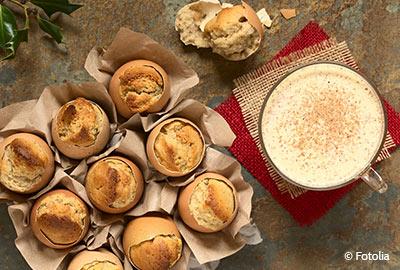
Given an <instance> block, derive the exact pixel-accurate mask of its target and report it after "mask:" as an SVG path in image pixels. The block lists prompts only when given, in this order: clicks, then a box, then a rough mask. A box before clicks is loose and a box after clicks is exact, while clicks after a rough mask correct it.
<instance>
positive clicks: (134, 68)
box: [110, 60, 170, 118]
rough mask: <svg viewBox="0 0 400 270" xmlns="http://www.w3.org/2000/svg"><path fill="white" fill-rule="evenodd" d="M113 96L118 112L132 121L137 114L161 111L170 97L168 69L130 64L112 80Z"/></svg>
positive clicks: (140, 62)
mask: <svg viewBox="0 0 400 270" xmlns="http://www.w3.org/2000/svg"><path fill="white" fill-rule="evenodd" d="M110 95H111V98H112V99H113V101H114V103H115V105H116V107H117V110H118V113H119V114H121V115H122V116H123V117H125V118H129V117H131V116H132V115H134V114H135V113H143V112H157V111H160V110H161V109H162V108H163V107H164V106H165V104H166V103H167V102H168V99H169V97H170V84H169V78H168V75H167V73H166V72H165V70H164V69H163V68H162V67H161V66H159V65H157V64H156V63H154V62H151V61H148V60H135V61H130V62H128V63H126V64H124V65H123V66H121V67H120V68H119V69H118V70H117V71H116V72H115V73H114V75H113V77H112V78H111V81H110Z"/></svg>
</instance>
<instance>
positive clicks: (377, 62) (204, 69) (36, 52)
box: [0, 0, 400, 270]
mask: <svg viewBox="0 0 400 270" xmlns="http://www.w3.org/2000/svg"><path fill="white" fill-rule="evenodd" d="M72 2H81V3H84V4H85V7H84V8H82V9H80V10H79V11H77V12H76V13H74V15H73V18H70V17H67V16H61V17H60V18H59V19H58V21H59V22H60V23H62V26H63V28H64V33H65V37H66V49H65V48H64V49H59V48H57V46H55V45H54V43H53V42H52V41H51V40H49V39H48V38H45V37H44V35H43V34H42V33H41V32H39V31H37V27H36V26H35V25H32V28H33V33H32V34H31V36H30V41H29V43H28V44H23V45H22V46H21V47H20V49H19V51H18V55H17V57H16V58H15V59H14V60H11V61H8V62H3V63H1V64H0V107H4V106H6V105H8V104H11V103H14V102H18V101H22V100H26V99H31V98H37V97H38V96H39V95H40V93H41V91H42V90H43V88H44V87H45V86H46V85H47V84H53V83H62V82H63V81H66V80H67V81H72V82H83V81H87V80H91V78H90V77H89V75H88V74H87V73H86V71H85V70H84V69H83V64H84V61H85V58H86V55H87V53H88V52H89V50H90V49H91V48H92V47H93V46H94V45H95V44H98V45H107V44H109V43H110V42H111V41H112V39H113V36H114V34H115V33H116V32H117V30H118V29H119V28H120V27H121V26H127V27H129V28H131V29H134V30H135V31H139V32H144V33H146V34H148V35H149V36H151V37H152V38H154V39H155V40H157V41H159V42H160V43H161V44H163V45H164V46H166V47H168V48H170V49H171V50H172V51H174V52H175V53H176V54H177V55H178V56H179V57H181V58H182V59H183V60H184V61H185V62H186V63H188V64H189V65H190V66H191V67H192V68H193V69H195V70H196V71H197V73H198V74H199V76H200V84H199V85H197V86H196V87H195V88H193V89H192V90H191V92H190V96H191V97H192V98H196V99H198V100H200V101H202V102H204V103H207V104H209V105H210V106H216V105H217V104H219V103H220V102H221V101H223V100H224V99H225V98H226V97H227V96H228V95H229V94H230V93H231V89H232V87H233V84H232V79H233V78H235V77H237V76H239V75H241V74H243V73H246V72H248V71H250V70H252V69H253V68H254V67H255V66H258V65H260V64H262V63H263V62H265V61H266V60H268V59H270V58H271V57H272V56H273V55H274V54H275V53H276V52H277V51H279V49H280V48H281V47H282V46H284V45H285V44H286V43H287V42H288V41H289V40H290V39H291V38H292V37H293V36H294V35H295V34H296V33H297V32H298V31H299V30H300V29H302V28H303V27H304V25H306V24H307V23H308V22H309V21H310V20H311V19H315V20H316V21H318V22H319V23H320V24H321V25H322V26H323V27H324V29H326V31H327V32H328V33H329V35H331V36H334V37H336V38H337V39H338V40H339V41H342V40H346V41H347V42H348V45H349V47H350V49H351V51H352V52H353V54H354V56H355V58H356V60H357V61H358V63H359V66H360V67H361V69H362V70H363V72H364V73H365V74H366V75H367V76H368V77H370V78H371V80H372V81H373V82H375V84H376V85H377V86H378V89H379V90H380V92H381V93H382V95H383V96H384V97H385V98H386V99H387V100H388V101H390V102H391V104H392V105H393V106H394V107H395V108H396V110H397V111H400V45H399V44H400V33H399V27H400V11H399V9H400V4H399V1H397V0H392V1H390V0H379V1H367V0H358V1H356V0H346V1H339V0H336V1H335V0H324V1H317V0H313V1H311V0H308V1H289V0H285V1H273V0H270V1H267V0H264V1H256V0H253V1H248V2H250V4H251V5H252V6H253V7H254V8H255V9H259V8H262V7H265V8H266V9H267V11H268V12H269V13H271V14H272V15H275V16H277V15H279V13H278V12H279V8H296V9H297V10H298V12H299V15H298V16H297V17H296V18H294V19H292V20H290V21H285V20H284V19H283V18H282V17H278V24H277V25H276V26H274V27H272V28H271V29H270V30H268V31H267V34H266V38H265V42H264V44H263V46H262V49H261V50H260V52H259V53H258V54H257V55H256V56H255V57H253V58H251V59H248V60H246V61H244V62H242V63H232V62H227V61H224V60H223V59H222V58H220V57H217V56H216V55H214V54H211V53H210V51H209V50H196V49H194V48H191V47H184V46H183V45H182V44H181V42H180V41H179V38H178V35H177V33H175V31H174V26H173V23H174V16H175V13H176V12H177V11H178V9H179V8H180V7H182V6H183V5H184V4H186V3H187V2H190V1H189V0H185V1H180V0H164V1H161V0H152V1H148V0H132V1H117V0H114V1H95V0H91V1H83V0H81V1H79V0H74V1H72ZM234 2H237V1H234ZM378 169H379V171H380V172H381V173H382V175H383V176H384V178H385V179H387V180H388V182H389V190H388V192H387V193H385V194H383V195H380V194H377V193H374V192H372V191H371V190H370V189H369V188H368V187H367V186H366V185H363V184H361V185H358V186H357V187H356V188H355V189H353V190H352V192H350V193H349V194H348V195H346V196H345V197H344V199H343V200H341V201H340V202H339V203H338V204H337V205H336V206H335V207H334V208H333V209H332V210H331V211H329V213H328V214H327V215H325V216H324V217H323V218H321V219H320V220H319V221H318V222H316V223H315V224H314V225H312V226H310V227H306V228H301V227H299V226H298V225H297V224H296V222H295V221H294V220H293V219H292V218H291V217H290V216H289V214H288V213H287V212H286V211H285V210H284V209H283V208H282V207H281V206H280V205H279V204H278V203H277V202H275V201H274V199H273V198H272V197H271V195H270V194H269V193H268V192H266V191H265V190H264V189H263V188H262V187H261V185H259V184H258V183H257V181H255V180H254V179H253V178H252V176H251V175H250V174H249V173H247V172H245V174H244V176H245V178H246V179H247V180H248V181H249V182H250V183H251V184H252V186H253V187H254V189H255V196H254V198H253V209H254V212H253V217H254V220H255V221H256V223H257V225H258V227H259V228H260V230H261V233H262V236H263V238H264V242H263V243H262V244H260V245H257V246H249V247H245V248H244V249H243V250H242V251H240V252H238V253H237V254H235V255H234V256H231V257H229V258H227V259H225V260H223V261H222V263H221V265H220V269H257V270H261V269H325V268H346V269H347V268H353V269H367V268H368V269H400V214H399V211H400V193H399V190H400V151H397V152H395V153H394V154H393V155H392V158H391V159H389V160H386V161H384V162H383V163H382V164H381V165H380V166H379V168H378ZM14 238H15V233H14V229H13V227H12V225H11V222H10V219H9V217H8V214H7V209H6V207H5V206H1V207H0V242H1V244H0V255H1V256H0V265H1V266H0V268H1V269H3V270H5V269H13V270H22V269H29V267H28V266H27V265H26V263H25V262H24V260H23V259H22V257H21V256H20V254H19V252H18V250H17V249H16V248H15V246H14ZM346 251H353V252H354V251H362V252H378V251H383V252H385V253H388V254H389V256H390V261H389V262H372V261H370V262H366V261H354V260H352V261H349V262H347V261H345V260H344V258H343V254H344V253H345V252H346Z"/></svg>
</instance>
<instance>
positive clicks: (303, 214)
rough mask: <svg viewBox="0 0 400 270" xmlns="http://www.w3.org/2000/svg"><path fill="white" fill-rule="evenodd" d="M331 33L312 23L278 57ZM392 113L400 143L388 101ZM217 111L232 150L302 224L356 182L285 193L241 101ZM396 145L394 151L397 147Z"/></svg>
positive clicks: (399, 123)
mask: <svg viewBox="0 0 400 270" xmlns="http://www.w3.org/2000/svg"><path fill="white" fill-rule="evenodd" d="M328 38H329V36H328V35H327V34H326V33H325V32H324V30H323V29H322V28H321V27H320V26H319V25H318V24H317V23H316V22H313V21H312V22H310V23H309V24H307V25H306V26H305V27H304V28H303V30H301V31H300V32H299V33H298V34H297V35H296V36H295V37H294V38H293V39H292V40H291V41H290V42H289V43H288V44H287V45H286V46H285V47H284V48H283V49H282V50H281V51H280V52H278V54H277V55H276V56H275V57H274V59H276V58H280V57H284V56H287V55H289V54H290V53H293V52H295V51H298V50H302V49H304V48H306V47H309V46H312V45H315V44H317V43H319V42H322V41H324V40H327V39H328ZM385 107H386V110H387V114H388V120H389V121H388V122H389V127H388V130H389V132H390V134H391V135H392V138H393V140H394V142H395V143H396V145H397V146H398V145H400V115H399V114H398V113H396V112H395V110H394V109H393V108H392V107H391V106H390V105H389V103H387V102H385ZM216 110H217V111H218V112H219V113H220V114H221V115H222V116H223V117H224V118H225V119H226V120H227V122H228V123H229V124H230V126H231V128H232V130H233V131H234V133H235V134H236V136H237V138H236V140H235V141H234V143H233V145H232V146H231V147H230V148H229V151H230V152H231V153H232V154H233V155H234V156H235V157H236V158H237V159H238V160H239V162H240V163H242V165H243V167H245V168H246V169H247V170H248V171H249V172H250V173H251V174H252V175H253V176H254V177H255V178H256V179H257V180H258V181H259V182H260V183H261V184H262V185H263V186H264V187H265V188H266V189H267V190H268V191H269V192H270V193H271V195H272V196H273V197H274V198H275V199H276V200H277V201H278V202H279V203H280V204H281V205H282V206H283V207H284V208H285V209H286V210H287V211H288V212H289V213H290V214H291V215H292V217H293V218H294V219H295V220H296V221H297V222H298V223H299V224H300V225H301V226H305V225H310V224H312V223H313V222H315V221H316V220H317V219H319V218H320V217H322V216H323V215H324V214H325V213H326V212H327V211H328V210H329V209H330V208H332V207H333V206H334V205H335V203H336V202H338V201H339V200H340V199H341V198H342V197H343V196H344V195H345V194H346V193H347V192H349V191H350V190H351V189H352V188H353V187H354V186H355V185H356V184H357V183H359V182H358V181H357V182H354V183H352V184H350V185H347V186H345V187H343V188H340V189H336V190H332V191H318V192H317V191H307V192H306V193H304V194H302V195H300V196H298V197H296V198H294V199H293V198H291V196H290V195H289V194H288V193H281V191H279V189H278V187H277V186H276V183H275V182H274V181H273V180H272V178H271V177H270V175H269V174H268V171H267V167H266V165H265V162H264V160H263V158H262V155H261V153H260V151H259V150H258V148H257V145H256V144H255V142H254V141H253V138H252V137H251V135H250V133H249V131H248V130H247V129H246V125H245V122H244V119H243V115H242V112H241V109H240V106H239V103H238V101H237V100H236V98H235V97H234V96H233V95H232V96H231V97H229V98H228V99H227V100H226V101H224V102H223V103H222V104H220V105H219V106H218V107H217V108H216ZM394 149H395V147H393V148H392V149H390V150H392V151H393V150H394Z"/></svg>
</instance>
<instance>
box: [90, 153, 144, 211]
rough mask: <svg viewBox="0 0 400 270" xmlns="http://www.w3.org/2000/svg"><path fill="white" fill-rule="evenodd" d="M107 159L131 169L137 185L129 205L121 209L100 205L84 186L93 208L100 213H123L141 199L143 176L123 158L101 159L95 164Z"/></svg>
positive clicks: (133, 165)
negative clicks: (115, 160) (114, 160)
mask: <svg viewBox="0 0 400 270" xmlns="http://www.w3.org/2000/svg"><path fill="white" fill-rule="evenodd" d="M107 159H117V160H120V161H122V162H124V163H125V164H127V165H128V166H129V167H130V168H131V170H132V172H133V174H134V177H135V179H136V184H137V186H136V195H135V199H134V200H133V201H132V202H131V203H130V204H128V205H127V206H125V207H123V208H112V207H109V206H106V205H101V204H99V203H97V202H96V200H94V199H93V197H92V193H91V192H90V190H88V187H87V186H86V191H87V194H88V197H89V199H90V201H91V202H92V203H93V204H94V206H96V207H97V208H98V209H100V210H101V211H103V212H106V213H109V214H119V213H124V212H126V211H128V210H129V209H131V208H133V207H134V206H135V205H136V204H137V203H138V202H139V200H140V198H141V197H142V194H143V189H144V182H143V175H142V172H141V171H140V169H139V168H138V167H137V166H136V165H135V164H134V163H133V162H132V161H130V160H129V159H126V158H123V157H119V156H109V157H106V158H103V159H101V160H99V161H97V162H101V161H104V160H107ZM97 162H96V163H97ZM96 163H95V164H96ZM93 166H94V164H93V165H92V167H91V168H90V169H89V171H88V174H89V173H90V171H91V170H92V169H93Z"/></svg>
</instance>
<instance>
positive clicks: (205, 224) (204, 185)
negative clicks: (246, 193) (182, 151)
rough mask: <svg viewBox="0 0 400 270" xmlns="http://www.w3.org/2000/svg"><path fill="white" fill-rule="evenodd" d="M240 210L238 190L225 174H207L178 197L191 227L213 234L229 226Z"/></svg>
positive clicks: (179, 206) (180, 211) (182, 211)
mask: <svg viewBox="0 0 400 270" xmlns="http://www.w3.org/2000/svg"><path fill="white" fill-rule="evenodd" d="M237 209H238V200H237V195H236V189H235V187H234V186H233V185H232V183H231V182H230V181H229V180H228V179H227V178H226V177H224V176H222V175H220V174H216V173H204V174H202V175H200V176H198V177H196V179H195V180H194V181H193V182H192V183H190V184H189V185H188V186H186V187H184V188H183V189H182V191H181V192H180V194H179V198H178V211H179V214H180V216H181V218H182V220H183V221H184V222H185V224H186V225H188V226H189V227H191V228H192V229H194V230H196V231H199V232H204V233H211V232H217V231H220V230H222V229H223V228H225V227H227V226H228V225H229V224H230V223H231V222H232V221H233V219H234V218H235V216H236V213H237Z"/></svg>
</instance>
